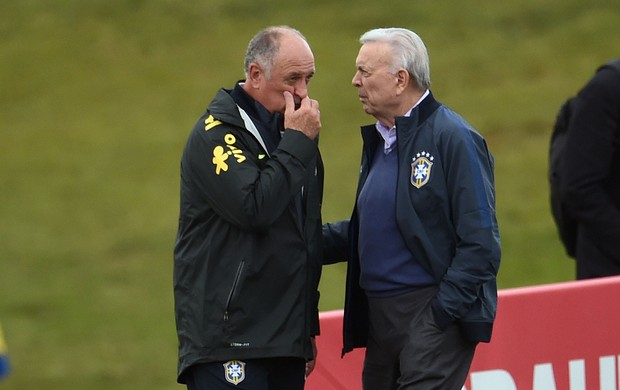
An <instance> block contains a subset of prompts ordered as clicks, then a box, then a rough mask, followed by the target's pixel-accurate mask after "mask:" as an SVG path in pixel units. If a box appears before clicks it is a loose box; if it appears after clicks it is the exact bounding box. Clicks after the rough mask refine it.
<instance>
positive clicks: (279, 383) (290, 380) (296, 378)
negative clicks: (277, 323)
mask: <svg viewBox="0 0 620 390" xmlns="http://www.w3.org/2000/svg"><path fill="white" fill-rule="evenodd" d="M305 374H306V362H305V361H304V360H303V359H298V358H268V359H248V360H243V361H240V360H232V361H229V362H216V363H204V364H197V365H195V366H192V367H190V368H189V372H188V376H187V389H188V390H230V389H240V390H303V388H304V383H305Z"/></svg>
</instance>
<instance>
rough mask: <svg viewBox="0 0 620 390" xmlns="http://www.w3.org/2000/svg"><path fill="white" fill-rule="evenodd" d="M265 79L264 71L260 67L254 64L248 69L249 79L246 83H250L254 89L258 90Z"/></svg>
mask: <svg viewBox="0 0 620 390" xmlns="http://www.w3.org/2000/svg"><path fill="white" fill-rule="evenodd" d="M263 77H264V75H263V70H262V69H261V67H260V65H258V64H257V63H255V62H252V63H251V64H250V66H249V69H248V79H247V80H246V81H245V82H246V83H249V84H250V86H251V87H252V88H255V89H258V88H259V87H260V83H261V81H262V79H263Z"/></svg>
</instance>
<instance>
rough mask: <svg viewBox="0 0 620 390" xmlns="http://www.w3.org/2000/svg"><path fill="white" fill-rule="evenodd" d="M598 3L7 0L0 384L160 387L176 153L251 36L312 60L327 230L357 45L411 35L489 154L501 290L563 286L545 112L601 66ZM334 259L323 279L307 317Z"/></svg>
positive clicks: (611, 31) (341, 197) (604, 24)
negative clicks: (306, 53)
mask: <svg viewBox="0 0 620 390" xmlns="http://www.w3.org/2000/svg"><path fill="white" fill-rule="evenodd" d="M619 22H620V9H619V8H618V7H617V4H616V3H615V2H614V1H611V0H609V1H603V0H596V1H590V2H587V3H584V2H581V1H578V0H537V1H534V0H526V1H517V0H511V1H508V2H495V1H491V0H476V1H473V2H468V3H463V4H460V3H459V4H456V3H454V2H448V1H445V0H421V1H415V2H404V1H395V2H392V3H390V5H389V7H388V6H386V5H385V4H383V3H380V2H371V1H369V0H359V1H355V2H354V1H341V2H333V1H327V0H319V1H315V2H313V3H308V4H307V5H303V4H301V5H300V4H297V3H294V2H287V1H284V0H274V1H265V0H262V1H254V2H247V1H241V0H228V1H223V0H211V1H208V2H206V1H205V2H178V1H172V0H151V1H140V0H105V1H104V0H92V1H87V2H86V1H78V0H58V1H55V2H45V1H42V0H6V1H3V2H0V58H1V59H2V61H0V85H1V86H2V88H0V121H1V124H2V125H1V135H2V137H1V139H0V216H1V220H2V224H0V237H1V238H0V259H1V261H2V262H1V263H0V321H2V324H3V327H4V331H5V336H6V338H7V343H8V347H9V352H10V357H11V359H12V363H13V372H12V375H11V377H10V378H9V379H8V380H6V381H5V382H4V383H2V385H1V386H2V389H7V390H11V389H34V388H46V389H50V390H55V389H58V390H60V389H62V390H65V389H77V388H87V389H90V390H99V389H132V390H136V389H175V388H181V387H180V386H178V385H176V384H175V366H176V335H175V331H174V319H173V302H172V276H171V271H172V245H173V241H174V236H175V232H176V220H177V214H178V191H179V189H178V187H179V177H178V173H179V158H180V154H181V151H182V147H183V144H184V143H185V139H186V136H187V134H188V132H189V130H190V128H191V126H192V124H193V122H194V121H195V119H196V118H197V117H198V116H199V115H200V114H201V112H202V111H203V110H204V108H205V106H206V105H207V104H208V102H209V101H210V99H211V97H212V96H213V94H214V92H215V90H216V89H217V88H219V87H222V86H226V87H229V86H231V85H232V84H233V83H234V81H235V80H237V79H240V78H242V77H243V76H242V71H241V69H242V57H243V54H244V52H245V47H246V45H247V41H248V40H249V38H250V37H251V36H252V35H253V34H254V33H255V32H256V31H257V30H258V29H260V28H262V27H264V26H266V25H270V24H289V25H293V26H295V27H297V28H299V29H300V30H302V31H303V32H304V34H305V35H306V36H307V37H308V39H309V40H310V42H311V44H312V46H313V49H314V52H315V55H316V64H317V74H316V77H315V78H314V80H313V83H312V86H311V94H312V96H313V97H315V98H317V99H319V100H320V102H321V113H322V122H323V130H322V133H321V148H322V154H323V158H324V160H325V165H326V175H327V176H326V189H325V202H324V219H325V220H326V221H330V220H335V219H340V218H344V217H347V216H348V215H349V213H350V210H351V207H352V204H353V196H354V191H355V185H356V182H357V173H358V166H359V155H360V150H359V149H360V140H359V125H361V124H366V123H370V122H372V121H373V120H372V118H371V117H368V116H366V115H365V114H364V113H363V112H362V110H361V107H360V105H359V103H358V101H357V99H356V95H355V91H354V89H353V88H352V87H351V84H350V80H351V77H352V76H353V71H354V59H355V56H356V54H357V50H358V49H359V44H358V42H357V39H358V37H359V35H360V34H361V33H363V32H364V31H366V30H368V29H370V28H374V27H379V26H391V25H394V26H404V27H408V28H411V29H413V30H415V31H417V32H418V33H419V34H420V35H421V36H422V38H423V39H424V40H425V42H426V43H427V46H428V49H429V53H430V55H431V70H432V80H433V92H434V94H435V95H436V96H437V97H438V99H439V100H441V101H442V102H444V103H446V104H447V105H449V106H451V107H452V108H454V109H455V110H457V111H458V112H460V113H461V114H462V115H463V116H465V118H467V119H468V120H469V121H470V122H471V123H472V124H473V125H474V126H475V127H476V128H477V129H478V130H479V131H480V132H481V133H483V134H484V135H485V136H486V138H487V139H488V142H489V146H490V148H491V150H492V152H493V154H494V155H495V158H496V183H497V209H498V214H499V222H500V228H501V233H502V243H503V262H502V266H501V269H500V276H499V283H500V287H501V288H508V287H516V286H526V285H532V284H542V283H551V282H558V281H566V280H571V279H573V275H574V271H573V262H572V260H570V259H568V258H567V257H566V256H565V255H564V253H563V251H562V248H561V246H560V244H559V241H558V239H557V235H556V233H555V228H554V226H553V224H552V220H551V217H550V213H549V207H548V200H547V198H548V189H547V184H546V183H547V182H546V169H547V163H546V158H547V144H548V138H549V134H550V129H551V126H552V123H553V119H554V116H555V113H556V111H557V109H558V107H559V105H560V104H561V102H562V101H563V100H564V99H565V98H566V97H567V96H568V95H570V94H572V93H574V92H576V90H577V89H578V88H579V87H580V86H581V85H582V84H583V83H584V82H585V81H586V80H587V79H588V78H589V77H590V75H591V74H592V73H593V71H594V68H595V67H596V66H597V65H598V64H599V63H601V62H603V61H606V60H607V59H609V58H612V57H614V56H616V55H617V47H616V46H615V45H616V42H618V41H619V40H620V31H619V30H618V29H617V26H618V24H619ZM344 273H345V270H344V266H343V265H334V266H329V267H326V268H325V269H324V277H323V281H322V284H321V289H322V302H321V308H322V309H323V310H328V309H334V308H340V307H342V295H343V284H344V279H343V278H344Z"/></svg>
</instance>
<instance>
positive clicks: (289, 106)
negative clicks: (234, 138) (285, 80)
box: [284, 91, 321, 139]
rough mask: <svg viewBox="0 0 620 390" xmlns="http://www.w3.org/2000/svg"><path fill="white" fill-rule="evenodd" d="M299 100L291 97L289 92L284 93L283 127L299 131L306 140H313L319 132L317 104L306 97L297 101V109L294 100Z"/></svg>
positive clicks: (319, 117) (319, 122)
mask: <svg viewBox="0 0 620 390" xmlns="http://www.w3.org/2000/svg"><path fill="white" fill-rule="evenodd" d="M299 99H300V98H299V97H297V96H293V94H291V93H290V92H288V91H284V101H285V102H286V108H285V109H284V127H285V128H286V129H292V130H297V131H301V132H302V133H304V134H305V135H306V136H307V137H308V138H310V139H315V138H316V136H317V135H318V134H319V131H320V130H321V112H320V111H319V102H318V101H316V100H314V99H310V98H309V97H308V96H306V97H305V98H303V99H301V101H299V104H298V105H299V107H298V108H297V104H296V100H299Z"/></svg>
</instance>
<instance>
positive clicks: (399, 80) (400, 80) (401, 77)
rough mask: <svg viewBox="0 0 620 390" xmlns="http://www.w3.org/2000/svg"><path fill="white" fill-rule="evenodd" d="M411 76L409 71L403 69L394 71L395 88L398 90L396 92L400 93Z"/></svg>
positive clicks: (406, 85) (407, 84)
mask: <svg viewBox="0 0 620 390" xmlns="http://www.w3.org/2000/svg"><path fill="white" fill-rule="evenodd" d="M410 79H411V77H410V76H409V72H407V71H406V70H405V69H402V68H401V69H400V70H399V71H398V72H396V88H397V90H398V94H399V95H400V94H401V93H402V92H403V91H404V90H405V89H407V87H408V86H409V83H410Z"/></svg>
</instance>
